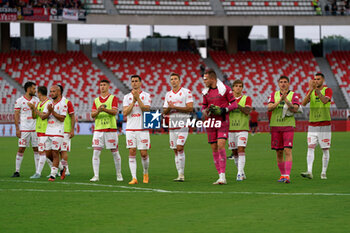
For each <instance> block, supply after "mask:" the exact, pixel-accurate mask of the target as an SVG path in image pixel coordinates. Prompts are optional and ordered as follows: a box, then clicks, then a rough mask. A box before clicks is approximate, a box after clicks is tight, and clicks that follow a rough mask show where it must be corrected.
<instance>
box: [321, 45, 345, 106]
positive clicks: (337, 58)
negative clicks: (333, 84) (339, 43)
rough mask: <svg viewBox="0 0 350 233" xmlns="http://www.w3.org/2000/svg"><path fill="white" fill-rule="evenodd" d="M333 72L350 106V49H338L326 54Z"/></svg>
mask: <svg viewBox="0 0 350 233" xmlns="http://www.w3.org/2000/svg"><path fill="white" fill-rule="evenodd" d="M326 58H327V60H328V62H329V65H330V66H331V69H332V72H333V73H334V76H335V78H336V80H337V82H338V84H339V87H340V88H341V91H342V93H343V95H344V96H345V99H346V101H347V103H348V105H349V106H350V51H336V52H332V53H330V54H327V56H326Z"/></svg>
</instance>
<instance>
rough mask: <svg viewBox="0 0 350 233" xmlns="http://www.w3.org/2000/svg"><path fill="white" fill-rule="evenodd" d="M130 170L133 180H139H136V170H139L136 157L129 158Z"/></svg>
mask: <svg viewBox="0 0 350 233" xmlns="http://www.w3.org/2000/svg"><path fill="white" fill-rule="evenodd" d="M129 168H130V172H131V175H132V178H134V179H137V178H136V168H137V164H136V156H129Z"/></svg>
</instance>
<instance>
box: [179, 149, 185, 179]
mask: <svg viewBox="0 0 350 233" xmlns="http://www.w3.org/2000/svg"><path fill="white" fill-rule="evenodd" d="M177 156H178V159H179V168H180V169H179V173H180V174H182V175H183V174H185V160H186V157H185V151H182V152H178V153H177Z"/></svg>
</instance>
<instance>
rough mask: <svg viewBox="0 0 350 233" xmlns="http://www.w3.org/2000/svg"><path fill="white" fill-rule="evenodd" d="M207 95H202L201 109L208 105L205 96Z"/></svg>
mask: <svg viewBox="0 0 350 233" xmlns="http://www.w3.org/2000/svg"><path fill="white" fill-rule="evenodd" d="M207 95H208V94H207ZM207 95H203V103H202V110H204V109H206V108H207V107H208V100H207V97H206V96H207Z"/></svg>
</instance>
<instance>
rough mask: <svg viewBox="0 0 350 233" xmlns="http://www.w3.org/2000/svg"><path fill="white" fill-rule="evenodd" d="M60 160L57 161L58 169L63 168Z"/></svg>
mask: <svg viewBox="0 0 350 233" xmlns="http://www.w3.org/2000/svg"><path fill="white" fill-rule="evenodd" d="M62 160H63V159H62ZM62 160H61V161H60V162H59V163H58V169H60V171H61V170H63V164H62Z"/></svg>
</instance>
